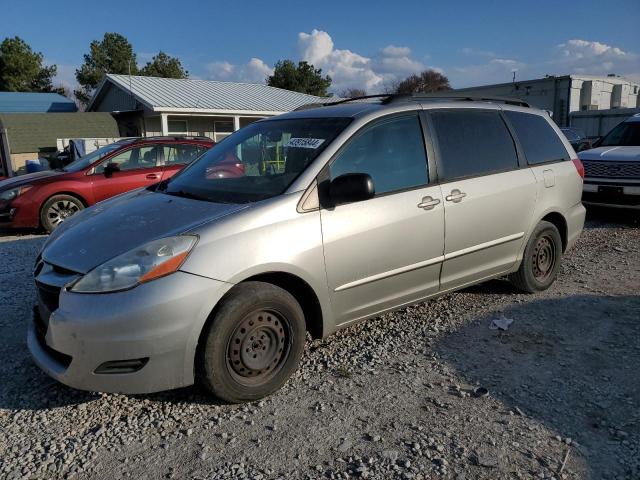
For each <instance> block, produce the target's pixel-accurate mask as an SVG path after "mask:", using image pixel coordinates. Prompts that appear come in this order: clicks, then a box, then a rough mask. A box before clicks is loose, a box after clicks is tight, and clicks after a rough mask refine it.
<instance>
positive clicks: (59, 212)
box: [47, 200, 80, 225]
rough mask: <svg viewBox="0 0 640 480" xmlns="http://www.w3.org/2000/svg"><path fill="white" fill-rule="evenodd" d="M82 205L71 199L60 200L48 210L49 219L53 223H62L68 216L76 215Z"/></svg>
mask: <svg viewBox="0 0 640 480" xmlns="http://www.w3.org/2000/svg"><path fill="white" fill-rule="evenodd" d="M79 210H80V207H78V205H76V204H75V203H74V202H72V201H71V200H59V201H57V202H55V203H54V204H53V205H51V206H50V207H49V209H48V210H47V219H48V220H49V223H51V225H60V224H61V223H62V222H64V221H65V220H66V219H67V218H69V217H71V216H73V215H75V214H76V213H78V211H79Z"/></svg>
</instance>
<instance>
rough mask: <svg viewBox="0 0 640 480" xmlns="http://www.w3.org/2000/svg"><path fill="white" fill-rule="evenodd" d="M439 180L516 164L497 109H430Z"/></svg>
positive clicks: (503, 168) (502, 168)
mask: <svg viewBox="0 0 640 480" xmlns="http://www.w3.org/2000/svg"><path fill="white" fill-rule="evenodd" d="M431 118H432V119H433V125H434V128H435V131H436V139H437V143H438V150H439V152H440V163H439V170H438V176H439V177H440V179H441V180H442V181H445V182H446V181H450V180H455V179H457V178H464V177H473V176H479V175H489V174H492V173H498V172H504V171H508V170H514V169H516V168H518V155H517V153H516V147H515V144H514V142H513V138H511V134H510V133H509V130H508V129H507V126H506V125H505V123H504V121H503V120H502V118H501V117H500V114H499V113H498V112H485V111H475V110H460V111H458V110H452V111H440V112H433V113H431Z"/></svg>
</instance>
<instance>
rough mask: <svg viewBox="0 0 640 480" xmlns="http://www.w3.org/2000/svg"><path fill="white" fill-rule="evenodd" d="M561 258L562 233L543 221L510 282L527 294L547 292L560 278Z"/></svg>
mask: <svg viewBox="0 0 640 480" xmlns="http://www.w3.org/2000/svg"><path fill="white" fill-rule="evenodd" d="M561 258H562V239H561V238H560V232H558V229H557V227H556V226H555V225H554V224H553V223H550V222H546V221H542V222H540V223H539V224H538V226H537V227H536V228H535V229H534V231H533V233H532V234H531V237H530V238H529V242H528V243H527V246H526V248H525V250H524V255H523V257H522V263H521V264H520V268H519V269H518V271H517V272H515V273H512V274H511V275H510V276H509V280H510V281H511V283H513V284H514V285H515V286H516V287H517V288H519V289H520V290H523V291H525V292H529V293H535V292H540V291H542V290H546V289H547V288H549V287H550V286H551V284H552V283H553V282H554V281H555V279H556V277H557V276H558V269H559V268H560V260H561Z"/></svg>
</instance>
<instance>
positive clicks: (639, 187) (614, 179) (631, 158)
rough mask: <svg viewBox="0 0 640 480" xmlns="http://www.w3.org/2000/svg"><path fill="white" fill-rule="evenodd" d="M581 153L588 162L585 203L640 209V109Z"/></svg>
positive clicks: (586, 165) (585, 167) (583, 159)
mask: <svg viewBox="0 0 640 480" xmlns="http://www.w3.org/2000/svg"><path fill="white" fill-rule="evenodd" d="M595 146H596V148H593V149H591V150H584V151H582V152H580V153H579V154H578V156H579V158H580V160H582V163H583V164H584V170H585V179H584V187H583V188H584V194H583V195H582V199H583V201H584V203H586V204H591V205H605V206H610V207H619V208H632V209H640V113H637V114H635V115H634V116H633V117H630V118H628V119H627V120H625V121H624V122H622V123H621V124H619V125H618V126H617V127H615V128H614V129H613V130H611V131H610V132H609V133H608V134H607V135H605V136H604V137H603V138H602V139H601V140H600V141H599V142H598V143H596V145H595Z"/></svg>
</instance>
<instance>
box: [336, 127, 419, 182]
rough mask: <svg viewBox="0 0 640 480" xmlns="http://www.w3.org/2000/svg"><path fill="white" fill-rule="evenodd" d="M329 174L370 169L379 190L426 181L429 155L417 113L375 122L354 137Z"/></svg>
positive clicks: (367, 171) (368, 171)
mask: <svg viewBox="0 0 640 480" xmlns="http://www.w3.org/2000/svg"><path fill="white" fill-rule="evenodd" d="M329 173H330V177H331V179H332V180H333V179H334V178H336V177H338V176H340V175H344V174H346V173H368V174H369V175H370V176H371V178H372V180H373V185H374V187H375V190H376V194H383V193H390V192H396V191H399V190H407V189H410V188H414V187H419V186H421V185H426V184H427V157H426V154H425V151H424V140H423V138H422V128H421V127H420V120H418V116H417V115H411V116H407V117H405V116H403V117H397V118H393V119H389V120H383V121H382V122H379V123H375V124H374V125H373V126H371V127H368V128H366V129H365V130H364V131H363V132H362V133H360V134H359V135H358V136H356V137H355V138H354V139H352V140H351V141H350V142H349V143H348V144H347V146H346V147H345V148H344V150H342V152H341V153H340V154H339V155H338V157H337V158H336V159H335V161H334V162H333V163H332V164H331V166H330V167H329Z"/></svg>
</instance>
